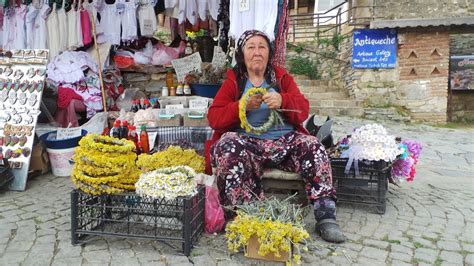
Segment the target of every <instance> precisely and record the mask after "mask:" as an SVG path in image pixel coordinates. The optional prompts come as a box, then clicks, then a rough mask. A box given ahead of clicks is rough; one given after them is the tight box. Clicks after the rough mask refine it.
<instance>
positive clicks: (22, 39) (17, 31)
mask: <svg viewBox="0 0 474 266" xmlns="http://www.w3.org/2000/svg"><path fill="white" fill-rule="evenodd" d="M26 10H27V6H26V5H21V4H20V5H19V6H17V7H15V14H14V15H13V17H14V19H13V21H14V24H13V36H12V38H13V39H11V41H12V48H13V49H25V48H26V32H25V18H26Z"/></svg>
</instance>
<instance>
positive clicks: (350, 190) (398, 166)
mask: <svg viewBox="0 0 474 266" xmlns="http://www.w3.org/2000/svg"><path fill="white" fill-rule="evenodd" d="M420 152H421V145H420V144H419V143H417V142H416V141H413V140H405V141H401V140H400V138H395V136H393V135H390V134H388V132H387V130H386V129H385V128H384V127H383V126H382V125H379V124H367V125H364V126H362V127H360V128H357V129H355V130H354V131H353V132H352V135H348V136H347V137H345V138H343V139H342V140H341V141H339V142H338V143H337V144H336V147H335V148H334V149H332V150H331V151H330V157H331V166H332V170H333V184H334V187H335V188H336V190H337V196H338V201H339V202H350V203H355V204H365V205H373V206H375V207H377V211H378V213H381V214H383V213H385V207H386V192H387V190H388V183H389V182H391V183H395V184H396V183H399V182H400V181H403V180H407V181H411V180H413V178H414V174H415V165H416V162H417V161H418V157H419V155H420Z"/></svg>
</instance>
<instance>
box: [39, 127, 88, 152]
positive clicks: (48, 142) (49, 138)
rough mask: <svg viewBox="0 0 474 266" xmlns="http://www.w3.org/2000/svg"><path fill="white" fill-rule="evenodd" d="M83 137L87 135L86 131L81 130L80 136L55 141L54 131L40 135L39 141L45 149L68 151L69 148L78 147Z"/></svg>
mask: <svg viewBox="0 0 474 266" xmlns="http://www.w3.org/2000/svg"><path fill="white" fill-rule="evenodd" d="M85 135H87V130H85V129H82V130H81V136H79V137H74V138H70V139H62V140H57V139H56V130H55V131H50V132H48V133H45V134H43V135H41V137H40V139H41V141H43V143H44V145H45V146H46V148H48V149H56V150H60V149H70V148H74V147H77V146H78V145H79V141H80V140H81V138H82V137H83V136H85Z"/></svg>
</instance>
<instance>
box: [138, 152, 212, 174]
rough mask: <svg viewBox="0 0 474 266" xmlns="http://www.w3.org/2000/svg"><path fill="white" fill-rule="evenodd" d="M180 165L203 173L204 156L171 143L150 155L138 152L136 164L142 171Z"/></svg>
mask: <svg viewBox="0 0 474 266" xmlns="http://www.w3.org/2000/svg"><path fill="white" fill-rule="evenodd" d="M180 165H186V166H189V167H191V168H192V169H194V171H196V172H197V173H204V169H205V167H206V165H205V160H204V157H203V156H201V155H199V154H197V153H196V151H195V150H194V149H183V148H181V147H179V146H173V145H171V146H169V147H168V148H167V149H166V150H164V151H160V152H156V153H154V154H152V155H149V154H140V155H139V156H138V161H137V166H138V167H139V168H140V169H141V170H142V171H143V172H150V171H153V170H156V169H160V168H165V167H172V166H180Z"/></svg>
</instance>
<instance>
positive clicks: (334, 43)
mask: <svg viewBox="0 0 474 266" xmlns="http://www.w3.org/2000/svg"><path fill="white" fill-rule="evenodd" d="M345 38H346V37H344V35H342V34H333V35H332V37H331V38H318V33H316V40H317V42H318V45H319V46H322V47H326V48H330V47H331V48H333V49H334V50H336V51H339V45H340V44H341V43H342V41H344V39H345Z"/></svg>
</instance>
